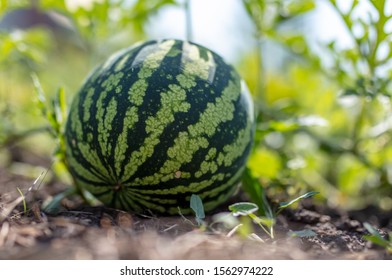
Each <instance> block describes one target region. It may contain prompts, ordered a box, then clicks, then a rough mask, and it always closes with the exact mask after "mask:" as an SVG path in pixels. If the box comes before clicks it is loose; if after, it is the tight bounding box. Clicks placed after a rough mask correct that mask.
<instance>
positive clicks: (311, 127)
mask: <svg viewBox="0 0 392 280" xmlns="http://www.w3.org/2000/svg"><path fill="white" fill-rule="evenodd" d="M327 2H328V3H329V4H330V6H331V7H332V8H333V9H334V10H335V11H336V13H337V15H338V16H339V17H340V18H341V20H342V23H343V24H344V26H345V28H346V30H347V33H348V34H349V36H350V37H351V39H352V45H350V46H348V47H342V46H341V45H339V44H338V43H336V42H331V43H328V44H321V45H319V46H318V47H319V48H320V49H322V50H323V56H322V59H321V58H320V55H318V53H317V49H315V48H314V47H312V46H311V44H310V43H309V42H308V40H307V39H306V37H305V34H303V33H301V32H297V31H295V28H285V27H286V26H287V23H291V24H293V25H294V26H295V22H296V21H297V22H298V20H299V19H300V18H301V19H302V20H304V16H305V15H306V14H307V13H308V12H311V11H312V10H313V8H314V7H315V5H316V2H315V1H289V0H276V1H258V0H243V4H244V7H245V10H246V11H247V13H248V16H249V18H250V19H251V20H252V22H253V25H254V27H255V41H256V47H255V54H251V55H248V58H245V60H244V61H243V63H244V64H243V65H242V66H241V65H240V70H241V69H247V70H245V71H244V70H242V72H243V73H244V78H245V79H246V80H247V82H248V84H249V86H250V88H251V89H253V93H254V96H255V99H256V105H257V108H256V109H257V111H258V115H257V131H256V137H255V147H254V152H253V154H252V156H251V159H250V161H249V164H248V168H249V172H250V173H251V175H252V176H253V177H254V180H256V181H258V184H255V183H254V182H253V181H254V180H252V179H250V178H249V177H250V176H249V174H248V175H247V174H246V175H245V177H244V180H243V181H244V188H245V190H246V191H247V192H248V193H249V194H250V197H251V198H252V199H253V201H259V203H258V205H260V203H261V201H262V199H261V198H260V197H262V196H264V200H267V201H275V202H276V203H278V201H279V200H280V199H279V197H280V196H283V197H289V196H290V194H291V195H292V194H293V193H298V192H300V191H301V190H302V191H303V190H305V191H306V190H309V189H310V190H317V191H320V192H321V194H322V196H321V197H323V198H324V201H327V202H329V204H330V205H331V206H340V207H346V208H353V207H354V208H358V207H363V206H365V205H368V204H375V205H378V206H380V207H381V208H383V209H386V210H388V209H392V198H391V197H392V188H391V184H392V181H391V178H392V176H391V174H392V173H391V171H392V168H391V166H392V165H391V163H392V147H391V141H390V140H391V137H392V133H391V128H392V118H391V116H392V110H391V104H390V94H391V86H390V78H391V74H392V71H391V69H390V67H391V65H390V63H389V59H390V58H391V57H392V51H391V46H392V43H391V36H390V35H391V32H392V31H391V30H390V28H389V27H388V26H389V25H388V24H390V23H391V21H390V19H391V15H389V14H388V11H387V9H386V2H387V1H355V0H354V1H350V3H349V4H347V5H349V6H350V7H348V8H347V7H346V8H345V9H343V8H342V7H340V5H339V4H341V3H339V1H332V0H330V1H327ZM347 5H346V6H347ZM360 9H362V11H363V10H365V11H366V12H365V13H363V12H362V13H361V10H360ZM270 42H273V44H276V45H278V46H281V47H282V49H284V50H285V52H286V53H287V55H289V56H290V57H291V58H292V59H288V60H287V61H289V64H287V63H286V64H285V65H284V69H282V68H278V71H283V73H284V74H283V75H282V74H281V73H279V74H277V73H276V72H274V70H273V69H272V70H271V69H267V68H266V65H265V63H264V59H263V58H264V57H265V56H268V55H269V53H268V51H269V50H268V48H266V47H265V46H266V45H267V43H270ZM254 61H257V63H255V62H254ZM252 72H253V73H257V74H256V75H254V74H251V73H252ZM260 188H261V190H259V189H260ZM260 193H261V194H262V195H260ZM264 193H266V194H264Z"/></svg>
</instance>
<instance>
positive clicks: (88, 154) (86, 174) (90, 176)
mask: <svg viewBox="0 0 392 280" xmlns="http://www.w3.org/2000/svg"><path fill="white" fill-rule="evenodd" d="M75 98H76V99H75V104H79V102H80V95H77V96H76V97H75ZM71 114H72V115H71V128H72V130H73V131H74V133H75V135H83V128H82V123H81V121H80V118H79V116H78V111H77V110H73V111H72V112H71ZM71 141H72V142H73V143H72V145H73V146H75V145H76V146H77V147H78V148H79V151H80V154H81V157H83V158H84V159H85V160H86V161H87V162H91V163H94V164H93V166H94V168H95V169H96V170H97V171H98V172H99V173H100V174H101V175H102V176H107V177H109V174H108V171H107V169H106V168H105V167H104V166H102V164H99V163H101V161H100V159H99V157H98V155H97V154H96V153H95V152H94V151H92V150H91V149H90V148H89V147H88V145H87V144H84V143H80V142H78V141H77V140H76V139H71ZM68 161H69V164H70V166H74V167H75V168H74V169H75V172H76V173H77V174H78V175H79V176H80V177H82V178H86V179H87V180H91V181H93V182H94V181H98V182H100V181H101V180H102V179H100V178H99V177H97V175H94V172H93V171H92V170H89V169H86V168H85V167H84V166H83V165H82V164H80V163H79V162H78V161H77V160H75V157H74V155H73V156H71V157H69V158H68Z"/></svg>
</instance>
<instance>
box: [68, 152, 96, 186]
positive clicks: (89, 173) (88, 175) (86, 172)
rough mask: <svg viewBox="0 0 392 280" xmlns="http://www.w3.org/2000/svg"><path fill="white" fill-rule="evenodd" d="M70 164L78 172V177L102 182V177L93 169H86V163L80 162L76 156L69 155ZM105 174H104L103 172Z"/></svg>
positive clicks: (93, 181)
mask: <svg viewBox="0 0 392 280" xmlns="http://www.w3.org/2000/svg"><path fill="white" fill-rule="evenodd" d="M67 160H68V164H69V165H70V166H73V168H74V172H75V173H76V174H77V176H78V177H80V178H83V179H84V180H88V181H90V182H92V183H97V184H98V183H100V182H102V178H101V177H99V175H98V174H96V173H95V172H94V171H93V170H90V169H86V168H85V166H84V165H82V164H80V163H79V162H78V161H77V160H75V157H73V156H72V157H68V158H67ZM103 176H104V174H103Z"/></svg>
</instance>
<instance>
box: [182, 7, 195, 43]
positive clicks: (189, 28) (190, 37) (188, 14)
mask: <svg viewBox="0 0 392 280" xmlns="http://www.w3.org/2000/svg"><path fill="white" fill-rule="evenodd" d="M190 2H191V0H185V5H184V8H185V26H186V39H187V41H192V40H193V32H192V12H191V3H190Z"/></svg>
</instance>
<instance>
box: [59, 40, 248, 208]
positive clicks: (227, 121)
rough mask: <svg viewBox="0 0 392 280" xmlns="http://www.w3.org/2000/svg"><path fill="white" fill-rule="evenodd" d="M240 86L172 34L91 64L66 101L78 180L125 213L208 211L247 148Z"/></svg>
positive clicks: (224, 68) (230, 183)
mask: <svg viewBox="0 0 392 280" xmlns="http://www.w3.org/2000/svg"><path fill="white" fill-rule="evenodd" d="M253 131H254V122H253V109H252V103H251V100H250V96H249V93H248V92H247V89H246V86H245V85H244V84H243V83H242V82H241V79H240V77H239V76H238V74H237V73H236V72H235V70H234V69H233V68H232V67H231V66H229V65H228V64H226V63H225V62H224V61H223V59H222V58H221V57H220V56H218V55H217V54H215V53H213V52H211V51H209V50H208V49H206V48H204V47H201V46H199V45H196V44H193V43H190V42H183V41H178V40H163V41H149V42H145V43H143V44H139V45H137V46H135V47H132V48H129V49H126V50H123V51H121V52H119V53H117V54H115V55H113V56H112V57H111V58H109V59H108V61H106V62H105V63H104V64H103V65H101V66H100V67H98V68H97V69H96V70H95V71H94V72H93V73H92V74H91V75H90V77H89V78H88V79H87V81H86V82H85V84H84V86H83V87H82V89H81V90H80V92H79V94H78V95H77V96H76V97H75V100H74V102H73V104H72V106H71V110H70V114H69V119H68V122H67V126H66V145H67V160H68V165H69V168H70V171H71V173H72V175H73V176H74V177H75V179H76V182H77V184H78V185H79V186H80V187H82V188H86V189H87V190H88V191H90V192H91V193H92V194H93V195H95V196H96V197H97V198H98V199H100V200H101V201H102V202H103V203H105V204H107V205H109V206H112V207H116V208H122V209H126V210H134V211H138V212H140V211H144V210H147V209H150V210H152V211H156V212H160V213H169V214H175V213H176V212H177V208H178V207H181V209H183V210H182V211H183V212H184V213H186V212H187V211H189V197H190V195H191V194H193V193H195V194H198V195H199V196H200V197H201V198H202V199H203V202H204V204H205V208H206V210H210V209H213V208H214V207H216V206H217V205H219V204H221V203H222V202H224V201H225V200H226V199H227V198H228V197H229V196H230V195H231V194H232V193H233V192H234V190H235V186H236V185H237V184H238V182H239V180H240V175H241V173H242V170H243V168H244V166H245V164H246V160H247V157H248V155H249V152H250V148H251V143H252V137H253Z"/></svg>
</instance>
